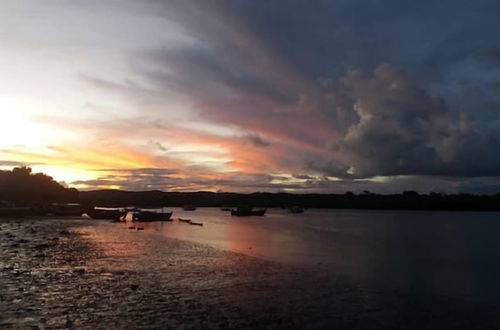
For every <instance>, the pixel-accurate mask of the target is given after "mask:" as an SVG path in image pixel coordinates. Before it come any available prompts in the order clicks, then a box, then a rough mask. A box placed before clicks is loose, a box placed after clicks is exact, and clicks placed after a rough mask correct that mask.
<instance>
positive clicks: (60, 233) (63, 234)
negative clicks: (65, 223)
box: [59, 230, 71, 236]
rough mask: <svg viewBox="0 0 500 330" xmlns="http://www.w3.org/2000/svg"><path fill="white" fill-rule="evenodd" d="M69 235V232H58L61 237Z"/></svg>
mask: <svg viewBox="0 0 500 330" xmlns="http://www.w3.org/2000/svg"><path fill="white" fill-rule="evenodd" d="M70 234H71V233H70V232H69V231H67V230H61V231H60V232H59V235H62V236H68V235H70Z"/></svg>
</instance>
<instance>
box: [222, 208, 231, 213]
mask: <svg viewBox="0 0 500 330" xmlns="http://www.w3.org/2000/svg"><path fill="white" fill-rule="evenodd" d="M220 210H221V211H224V212H230V211H231V210H232V209H231V208H230V207H221V209H220Z"/></svg>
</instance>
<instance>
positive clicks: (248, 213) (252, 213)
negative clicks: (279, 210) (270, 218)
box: [231, 209, 266, 217]
mask: <svg viewBox="0 0 500 330" xmlns="http://www.w3.org/2000/svg"><path fill="white" fill-rule="evenodd" d="M265 214H266V209H262V210H249V211H248V210H237V209H236V210H231V215H232V216H237V217H251V216H260V217H262V216H264V215H265Z"/></svg>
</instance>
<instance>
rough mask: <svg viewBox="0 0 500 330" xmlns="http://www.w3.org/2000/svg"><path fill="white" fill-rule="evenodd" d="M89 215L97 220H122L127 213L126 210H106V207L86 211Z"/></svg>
mask: <svg viewBox="0 0 500 330" xmlns="http://www.w3.org/2000/svg"><path fill="white" fill-rule="evenodd" d="M85 213H87V215H88V216H89V217H91V218H92V219H96V220H120V219H122V218H124V217H125V216H126V215H127V212H126V211H120V210H105V209H96V208H93V209H89V210H87V211H85Z"/></svg>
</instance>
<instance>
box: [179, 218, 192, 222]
mask: <svg viewBox="0 0 500 330" xmlns="http://www.w3.org/2000/svg"><path fill="white" fill-rule="evenodd" d="M179 221H180V222H191V219H182V218H179Z"/></svg>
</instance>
